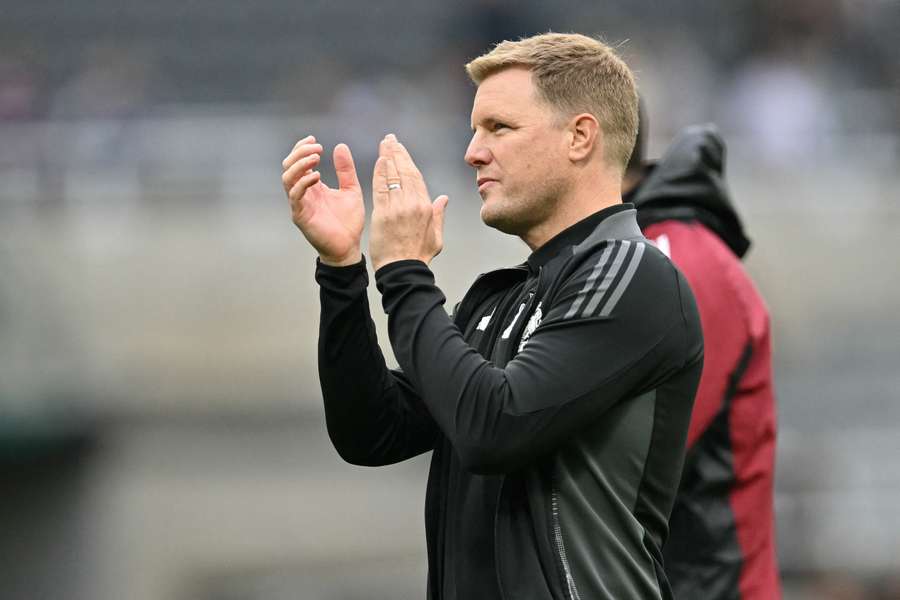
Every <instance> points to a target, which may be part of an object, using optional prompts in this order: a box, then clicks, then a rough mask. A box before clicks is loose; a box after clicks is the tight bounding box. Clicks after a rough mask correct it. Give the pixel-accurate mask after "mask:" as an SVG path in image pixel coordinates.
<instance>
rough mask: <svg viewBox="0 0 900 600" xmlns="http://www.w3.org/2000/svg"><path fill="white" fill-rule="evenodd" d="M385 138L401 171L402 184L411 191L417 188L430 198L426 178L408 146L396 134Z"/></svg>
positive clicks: (418, 192)
mask: <svg viewBox="0 0 900 600" xmlns="http://www.w3.org/2000/svg"><path fill="white" fill-rule="evenodd" d="M385 139H386V140H387V147H388V151H389V152H390V154H391V157H392V158H393V159H394V162H395V164H396V165H397V170H398V171H399V172H400V178H401V182H400V183H401V185H403V186H404V187H406V188H408V189H410V191H412V190H415V191H416V193H417V194H419V195H420V196H422V197H424V198H428V197H429V196H428V187H427V186H426V185H425V179H424V178H423V177H422V173H421V172H420V171H419V169H418V167H416V163H415V162H414V161H413V159H412V156H411V155H410V154H409V151H408V150H407V149H406V146H404V145H403V144H401V143H400V142H399V141H398V140H397V136H395V135H394V134H389V135H388V136H387V137H386V138H385Z"/></svg>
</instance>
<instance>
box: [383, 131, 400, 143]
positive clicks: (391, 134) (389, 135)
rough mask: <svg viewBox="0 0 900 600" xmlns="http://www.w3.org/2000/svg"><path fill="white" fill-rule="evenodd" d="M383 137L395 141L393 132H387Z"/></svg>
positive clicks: (395, 137)
mask: <svg viewBox="0 0 900 600" xmlns="http://www.w3.org/2000/svg"><path fill="white" fill-rule="evenodd" d="M384 139H386V140H387V141H389V142H396V141H397V136H396V135H394V134H393V133H389V134H387V135H386V136H384Z"/></svg>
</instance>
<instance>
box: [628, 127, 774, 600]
mask: <svg viewBox="0 0 900 600" xmlns="http://www.w3.org/2000/svg"><path fill="white" fill-rule="evenodd" d="M724 150H725V149H724V143H723V142H722V140H721V138H720V137H719V135H718V133H717V131H716V130H715V128H714V127H713V126H711V125H705V126H698V127H691V128H688V129H687V130H685V131H684V132H683V133H682V134H681V135H680V136H679V137H678V139H676V140H675V142H674V143H673V144H672V146H671V148H670V149H669V151H668V152H667V153H666V155H665V156H664V157H663V158H662V159H661V160H660V161H659V162H658V163H657V164H655V165H652V166H650V167H648V172H647V174H646V176H645V178H644V179H643V181H642V183H641V184H640V186H639V187H638V188H637V189H636V190H634V191H633V192H632V193H631V194H630V195H629V197H628V198H626V200H628V201H631V202H633V203H635V205H636V206H637V209H638V222H639V223H640V224H641V227H642V229H643V231H644V234H645V235H646V236H647V237H648V238H649V239H651V240H653V241H655V242H656V243H657V245H658V246H659V247H660V249H661V250H663V252H665V253H666V254H668V255H669V256H670V258H671V259H672V261H673V262H674V263H675V264H676V265H677V266H678V267H679V269H680V270H681V271H682V272H683V273H684V275H685V277H686V278H687V280H688V282H689V283H690V285H691V288H692V289H693V291H694V295H695V297H696V300H697V305H698V308H699V311H700V321H701V325H702V328H703V335H704V340H705V347H706V358H705V363H704V367H703V375H702V378H701V380H700V387H699V389H698V391H697V397H696V400H695V402H694V411H693V415H692V417H691V424H690V430H689V432H688V441H687V443H688V454H687V458H686V461H685V465H684V473H683V475H682V481H681V487H680V489H679V493H678V497H677V498H676V503H675V507H674V510H673V512H672V516H671V519H670V522H669V526H670V533H669V538H668V541H667V542H666V545H665V547H664V549H663V552H664V556H665V569H666V573H667V574H668V576H669V580H670V582H671V584H672V589H673V591H674V594H675V597H676V598H677V599H684V600H693V599H695V598H696V599H699V598H702V599H704V600H717V599H725V598H728V599H737V598H740V599H754V600H756V599H758V600H772V599H777V598H780V597H781V585H780V581H779V576H778V567H777V562H776V557H775V532H774V529H775V528H774V510H773V479H774V463H775V429H776V426H775V420H776V415H775V399H774V394H773V387H772V360H771V340H770V321H769V313H768V310H767V308H766V305H765V302H764V301H763V299H762V297H761V296H760V294H759V292H758V291H757V289H756V287H755V286H754V285H753V282H752V281H751V279H750V277H749V276H748V275H747V273H746V271H745V270H744V268H743V265H742V264H741V262H740V258H741V256H743V254H744V252H746V250H747V248H748V247H749V245H750V242H749V240H748V239H747V238H746V237H745V236H744V233H743V230H742V227H741V223H740V220H739V218H738V216H737V213H736V212H735V211H734V209H733V208H732V206H731V204H730V202H729V200H728V193H727V189H726V187H725V184H724V180H723V169H722V167H723V159H724Z"/></svg>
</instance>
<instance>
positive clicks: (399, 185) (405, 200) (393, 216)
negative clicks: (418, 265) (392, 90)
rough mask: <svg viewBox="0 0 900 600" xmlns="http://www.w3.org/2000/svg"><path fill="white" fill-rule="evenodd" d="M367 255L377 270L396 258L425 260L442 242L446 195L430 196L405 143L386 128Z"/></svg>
mask: <svg viewBox="0 0 900 600" xmlns="http://www.w3.org/2000/svg"><path fill="white" fill-rule="evenodd" d="M372 190H373V192H374V196H375V198H374V202H373V210H372V228H371V232H370V235H369V256H370V257H371V259H372V267H373V268H374V269H375V270H376V271H377V270H378V269H380V268H381V267H383V266H384V265H386V264H388V263H392V262H395V261H398V260H408V259H413V260H421V261H422V262H424V263H425V264H428V263H430V262H431V259H432V258H434V257H435V256H437V255H438V254H439V253H440V251H441V249H442V248H443V230H444V209H445V208H446V207H447V201H448V200H449V198H448V197H447V196H439V197H438V198H437V199H435V201H434V202H432V201H431V200H430V196H429V195H428V188H427V187H426V185H425V179H424V178H423V177H422V174H421V173H420V172H419V169H417V168H416V165H415V163H414V162H413V160H412V157H411V156H410V155H409V152H407V150H406V148H405V147H404V146H403V144H401V143H400V142H399V141H397V138H396V137H395V136H394V135H393V134H390V135H388V136H386V137H385V138H384V139H383V140H382V141H381V144H380V146H379V148H378V160H377V161H376V162H375V173H374V175H373V177H372Z"/></svg>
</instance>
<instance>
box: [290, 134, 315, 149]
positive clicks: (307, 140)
mask: <svg viewBox="0 0 900 600" xmlns="http://www.w3.org/2000/svg"><path fill="white" fill-rule="evenodd" d="M315 141H316V136H314V135H308V136H306V137H305V138H302V139H300V140H299V141H298V142H297V143H296V144H294V148H296V147H297V146H299V145H300V144H312V143H313V142H315Z"/></svg>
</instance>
